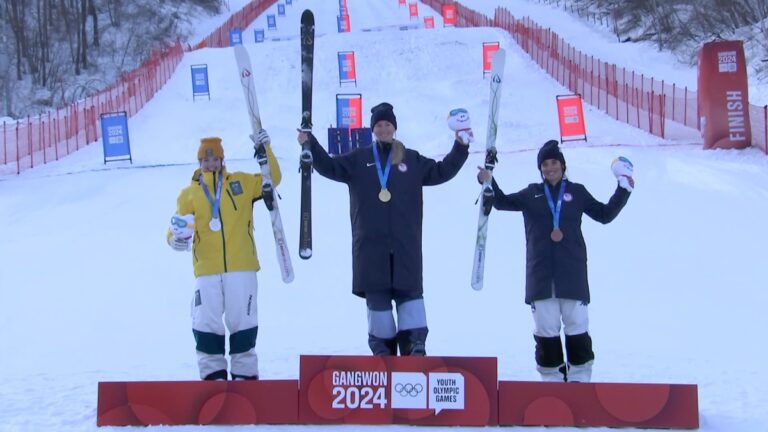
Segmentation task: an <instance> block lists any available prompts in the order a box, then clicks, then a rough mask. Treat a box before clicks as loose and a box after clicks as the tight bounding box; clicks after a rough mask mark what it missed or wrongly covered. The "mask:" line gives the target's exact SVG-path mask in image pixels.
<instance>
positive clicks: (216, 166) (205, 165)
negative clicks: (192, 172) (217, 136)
mask: <svg viewBox="0 0 768 432" xmlns="http://www.w3.org/2000/svg"><path fill="white" fill-rule="evenodd" d="M223 162H224V160H223V159H222V158H220V157H217V156H206V157H204V158H203V159H202V160H201V161H200V169H202V170H203V172H219V171H220V170H221V166H222V165H223Z"/></svg>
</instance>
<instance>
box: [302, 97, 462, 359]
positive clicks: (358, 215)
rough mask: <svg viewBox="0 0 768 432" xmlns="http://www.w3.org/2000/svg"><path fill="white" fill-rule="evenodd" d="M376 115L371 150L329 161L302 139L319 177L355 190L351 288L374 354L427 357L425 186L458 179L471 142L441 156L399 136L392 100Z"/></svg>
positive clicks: (458, 139) (459, 141)
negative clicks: (360, 302) (361, 306)
mask: <svg viewBox="0 0 768 432" xmlns="http://www.w3.org/2000/svg"><path fill="white" fill-rule="evenodd" d="M371 113H372V115H371V126H372V127H373V134H374V136H375V138H376V140H375V142H374V143H373V145H372V146H370V147H364V148H358V149H355V150H353V151H351V152H349V153H346V154H344V155H339V156H337V157H333V158H331V157H330V156H329V155H328V153H326V151H325V150H324V149H323V147H322V146H321V145H320V144H319V143H318V141H317V139H316V138H315V137H314V136H313V135H312V134H308V133H304V132H299V138H298V140H299V143H303V142H305V141H306V140H309V142H310V145H311V147H310V149H311V151H312V157H313V166H314V168H315V170H317V172H318V173H319V174H320V175H322V176H323V177H326V178H329V179H331V180H335V181H338V182H343V183H345V184H346V185H347V186H348V187H349V218H350V221H351V224H352V293H353V294H355V295H357V296H360V297H364V298H365V300H366V305H367V307H368V345H369V346H370V348H371V351H372V352H373V354H376V355H397V348H398V345H399V347H400V354H401V355H425V353H426V350H425V343H426V339H427V331H428V329H427V318H426V312H425V308H424V298H423V287H422V255H421V253H422V241H421V225H422V217H423V206H424V203H423V199H422V188H423V187H424V186H433V185H438V184H440V183H444V182H446V181H448V180H450V179H451V178H453V177H454V176H455V175H456V173H458V172H459V169H461V167H462V165H463V164H464V161H465V160H466V159H467V156H468V154H469V153H468V151H469V142H465V141H463V140H462V138H461V137H460V135H459V133H457V137H456V140H455V141H454V144H453V148H452V149H451V151H450V152H449V153H448V154H447V155H446V156H445V158H443V160H442V161H435V160H433V159H430V158H427V157H424V156H422V155H420V154H419V153H418V152H417V151H415V150H411V149H407V148H405V147H404V146H403V144H402V143H401V142H400V141H398V140H396V139H394V134H395V130H396V129H397V119H396V118H395V114H394V112H393V109H392V105H390V104H388V103H386V102H385V103H382V104H379V105H377V106H375V107H374V108H373V109H372V110H371ZM393 301H394V302H395V305H396V307H397V324H395V320H394V316H393V311H392V302H393Z"/></svg>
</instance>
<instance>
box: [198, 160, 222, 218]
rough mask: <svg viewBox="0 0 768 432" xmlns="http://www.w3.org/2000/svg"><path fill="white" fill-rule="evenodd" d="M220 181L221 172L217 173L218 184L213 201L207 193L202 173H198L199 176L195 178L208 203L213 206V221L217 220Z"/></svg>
mask: <svg viewBox="0 0 768 432" xmlns="http://www.w3.org/2000/svg"><path fill="white" fill-rule="evenodd" d="M221 179H222V172H221V171H219V184H217V185H216V199H215V200H214V199H213V198H211V193H210V192H209V191H208V186H206V184H205V180H204V179H203V173H200V176H199V177H198V178H197V180H198V181H199V182H200V186H202V187H203V192H205V197H206V198H208V202H209V203H211V205H212V206H213V219H218V218H219V202H220V201H221V184H222V183H223V182H222V181H221ZM214 181H215V174H214Z"/></svg>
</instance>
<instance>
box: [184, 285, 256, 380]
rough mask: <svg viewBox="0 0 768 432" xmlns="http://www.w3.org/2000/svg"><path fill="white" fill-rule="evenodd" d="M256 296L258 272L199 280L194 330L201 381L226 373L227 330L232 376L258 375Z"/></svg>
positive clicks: (195, 298)
mask: <svg viewBox="0 0 768 432" xmlns="http://www.w3.org/2000/svg"><path fill="white" fill-rule="evenodd" d="M257 293H258V280H257V278H256V272H255V271H245V272H232V273H220V274H215V275H206V276H200V277H198V278H197V281H196V282H195V296H194V299H193V302H192V330H193V333H194V335H195V340H196V341H197V346H196V349H197V362H198V367H199V368H200V377H201V378H205V377H207V376H208V375H210V374H212V373H214V372H219V371H224V372H225V373H226V371H227V360H226V358H225V357H224V354H225V342H226V333H225V332H226V331H229V354H230V357H231V363H232V365H231V366H232V367H231V373H232V374H233V375H237V376H242V377H255V376H258V374H259V365H258V357H257V355H256V335H257V332H258V325H259V322H258V314H257V303H256V298H257ZM222 318H223V319H222ZM225 325H226V326H225Z"/></svg>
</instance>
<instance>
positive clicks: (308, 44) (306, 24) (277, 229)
mask: <svg viewBox="0 0 768 432" xmlns="http://www.w3.org/2000/svg"><path fill="white" fill-rule="evenodd" d="M300 35H301V110H302V115H301V130H302V131H305V132H310V131H311V130H312V69H313V60H314V45H315V18H314V15H313V14H312V11H310V10H305V11H304V12H303V13H302V14H301V32H300ZM235 57H236V58H237V64H238V67H239V69H240V83H241V84H242V86H243V92H244V94H245V99H246V102H247V104H248V111H249V117H250V119H251V129H252V131H253V134H254V135H256V134H257V133H258V132H259V131H261V129H262V128H261V117H260V116H259V107H258V103H257V101H256V91H255V89H254V86H253V76H252V72H251V71H252V68H251V60H250V57H249V56H248V52H247V51H246V50H245V48H244V47H243V46H242V45H237V46H235ZM505 61H506V52H505V51H504V49H499V50H498V51H497V52H496V54H495V55H494V57H493V59H492V64H491V83H490V88H491V93H490V104H489V112H488V131H487V135H486V140H485V147H486V152H485V169H486V170H488V171H489V172H490V173H491V176H489V178H488V179H487V180H486V181H485V182H483V185H482V203H481V205H480V214H479V217H478V223H477V237H476V241H475V254H474V259H473V266H472V288H474V289H475V290H481V289H482V288H483V273H484V269H485V248H486V241H487V238H488V216H489V215H490V212H491V208H492V206H493V188H492V186H491V182H492V176H493V169H494V168H495V166H496V132H497V130H498V121H499V101H500V97H501V84H502V82H503V77H504V64H505ZM256 150H257V159H258V161H259V166H260V167H261V171H262V177H263V179H264V202H265V203H266V204H267V208H268V209H269V213H270V216H271V218H272V231H273V233H274V237H275V245H276V248H277V256H278V261H279V263H280V270H281V273H282V277H283V281H285V282H290V281H292V280H293V276H294V275H293V267H292V265H291V259H290V254H289V253H288V246H287V242H286V240H285V232H284V230H283V224H282V220H281V218H280V210H279V208H278V206H277V201H275V200H274V191H273V190H272V177H271V174H270V172H269V165H268V164H267V159H266V149H265V148H263V146H262V147H260V148H257V149H256ZM299 167H300V168H299V169H300V171H301V216H300V231H299V256H300V257H301V258H302V259H309V258H310V257H311V256H312V177H311V174H312V153H311V152H310V150H309V144H308V143H305V144H304V145H303V146H302V151H301V156H300V158H299Z"/></svg>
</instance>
